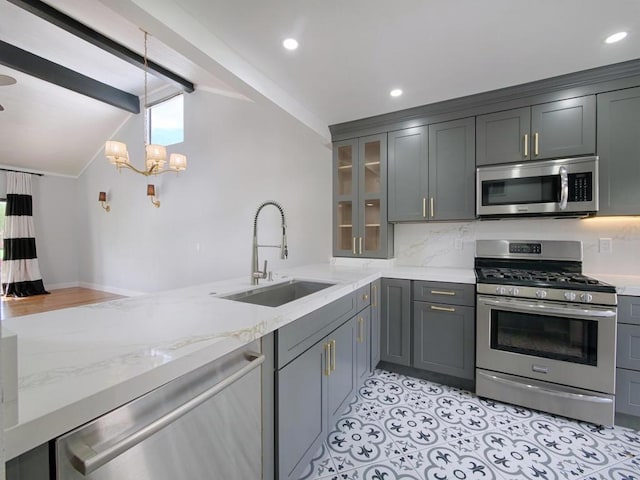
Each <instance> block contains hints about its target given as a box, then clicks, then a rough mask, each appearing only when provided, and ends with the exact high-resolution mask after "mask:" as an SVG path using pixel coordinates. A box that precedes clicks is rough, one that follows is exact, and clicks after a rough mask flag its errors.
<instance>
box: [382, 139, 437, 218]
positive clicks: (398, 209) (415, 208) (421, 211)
mask: <svg viewBox="0 0 640 480" xmlns="http://www.w3.org/2000/svg"><path fill="white" fill-rule="evenodd" d="M428 137H429V135H428V128H427V127H416V128H408V129H406V130H399V131H397V132H390V133H389V188H388V193H389V197H388V198H389V221H390V222H406V221H419V220H426V218H427V206H426V202H427V196H428V193H427V190H428V187H429V184H428V162H429V158H428V155H429V151H428Z"/></svg>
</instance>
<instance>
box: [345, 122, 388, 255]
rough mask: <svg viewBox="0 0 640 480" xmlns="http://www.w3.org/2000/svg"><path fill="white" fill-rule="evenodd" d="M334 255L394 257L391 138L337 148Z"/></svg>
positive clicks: (364, 140)
mask: <svg viewBox="0 0 640 480" xmlns="http://www.w3.org/2000/svg"><path fill="white" fill-rule="evenodd" d="M333 185H334V187H333V204H334V205H333V222H334V224H333V255H334V256H336V257H368V258H389V257H392V256H393V225H389V224H387V134H386V133H384V134H380V135H372V136H369V137H362V138H355V139H352V140H344V141H341V142H336V143H334V144H333Z"/></svg>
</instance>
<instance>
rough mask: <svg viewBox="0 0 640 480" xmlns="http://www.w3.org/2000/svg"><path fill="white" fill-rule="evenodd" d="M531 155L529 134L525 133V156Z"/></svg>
mask: <svg viewBox="0 0 640 480" xmlns="http://www.w3.org/2000/svg"><path fill="white" fill-rule="evenodd" d="M528 156H529V134H528V133H525V134H524V158H527V157H528Z"/></svg>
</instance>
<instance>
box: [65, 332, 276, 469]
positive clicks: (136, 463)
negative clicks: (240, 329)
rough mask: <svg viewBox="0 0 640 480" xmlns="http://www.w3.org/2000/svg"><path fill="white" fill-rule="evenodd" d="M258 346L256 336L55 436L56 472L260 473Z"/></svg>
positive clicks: (260, 435) (260, 437)
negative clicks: (228, 351) (216, 357)
mask: <svg viewBox="0 0 640 480" xmlns="http://www.w3.org/2000/svg"><path fill="white" fill-rule="evenodd" d="M259 351H260V343H259V342H254V343H252V344H250V345H248V346H247V347H246V348H243V349H240V350H238V351H236V352H233V353H231V354H229V355H226V356H225V357H223V358H222V359H220V360H216V361H215V362H213V363H211V364H209V365H205V366H203V367H201V368H199V369H197V370H195V371H193V372H191V373H189V374H187V375H185V376H183V377H180V378H178V379H176V380H174V381H172V382H169V383H167V384H166V385H163V386H161V387H159V388H157V389H155V390H153V391H151V392H149V393H148V394H146V395H143V396H142V397H140V398H137V399H136V400H133V401H132V402H130V403H128V404H126V405H124V406H122V407H120V408H118V409H116V410H114V411H112V412H109V413H107V414H106V415H104V416H102V417H100V418H98V419H96V420H94V421H92V422H90V423H88V424H86V425H83V426H81V427H79V428H77V429H76V430H73V431H71V432H69V433H67V434H65V435H64V436H62V437H59V438H58V439H57V440H56V442H55V447H56V473H57V479H58V480H75V479H92V480H112V479H118V480H123V479H131V480H133V479H135V480H165V479H166V480H169V479H171V480H176V479H185V480H190V479H194V480H195V479H207V480H208V479H239V480H252V479H260V478H261V476H262V433H261V399H260V397H261V395H260V394H261V376H260V370H261V369H260V368H257V367H259V366H260V365H261V364H262V362H263V361H264V358H265V357H264V355H262V354H260V353H258V352H259Z"/></svg>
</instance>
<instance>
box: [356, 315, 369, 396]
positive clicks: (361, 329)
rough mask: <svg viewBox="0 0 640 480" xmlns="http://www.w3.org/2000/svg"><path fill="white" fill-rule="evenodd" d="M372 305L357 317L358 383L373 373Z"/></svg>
mask: <svg viewBox="0 0 640 480" xmlns="http://www.w3.org/2000/svg"><path fill="white" fill-rule="evenodd" d="M372 332H373V324H372V323H371V307H367V308H365V309H364V310H363V311H361V312H360V313H359V314H358V316H357V317H356V383H357V384H358V385H360V384H362V383H363V382H364V380H365V379H366V378H367V377H368V376H369V374H370V373H371V336H372Z"/></svg>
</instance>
